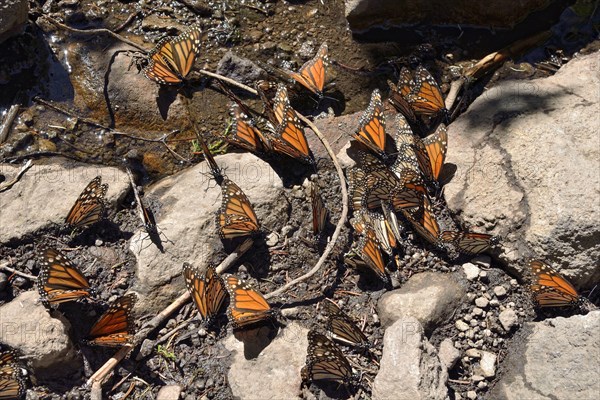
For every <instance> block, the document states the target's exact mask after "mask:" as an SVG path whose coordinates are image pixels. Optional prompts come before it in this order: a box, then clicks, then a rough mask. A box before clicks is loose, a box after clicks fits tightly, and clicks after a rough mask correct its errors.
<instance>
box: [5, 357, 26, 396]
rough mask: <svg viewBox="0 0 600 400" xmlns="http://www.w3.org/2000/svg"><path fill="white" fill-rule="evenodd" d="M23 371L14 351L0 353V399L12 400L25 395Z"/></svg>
mask: <svg viewBox="0 0 600 400" xmlns="http://www.w3.org/2000/svg"><path fill="white" fill-rule="evenodd" d="M25 380H26V375H25V369H24V368H23V367H22V366H21V363H20V362H19V361H18V358H17V353H16V352H15V351H14V350H3V351H0V399H1V400H14V399H20V398H22V397H23V396H24V395H25V389H26V385H25Z"/></svg>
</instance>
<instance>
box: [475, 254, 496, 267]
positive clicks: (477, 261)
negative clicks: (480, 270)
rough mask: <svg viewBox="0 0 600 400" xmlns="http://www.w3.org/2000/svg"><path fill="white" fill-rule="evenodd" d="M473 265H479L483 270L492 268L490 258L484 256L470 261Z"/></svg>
mask: <svg viewBox="0 0 600 400" xmlns="http://www.w3.org/2000/svg"><path fill="white" fill-rule="evenodd" d="M471 261H472V262H473V263H474V264H477V265H481V266H482V267H484V268H489V267H491V266H492V259H491V258H490V256H486V255H482V254H480V255H478V256H477V257H475V258H473V259H472V260H471Z"/></svg>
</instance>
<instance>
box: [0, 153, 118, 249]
mask: <svg viewBox="0 0 600 400" xmlns="http://www.w3.org/2000/svg"><path fill="white" fill-rule="evenodd" d="M20 168H21V167H20V166H14V165H10V164H0V172H1V173H2V174H3V175H6V176H7V180H10V179H12V177H14V176H15V175H16V174H17V173H18V171H19V170H20ZM98 175H100V176H101V177H102V183H107V184H108V192H107V194H106V196H105V199H106V200H107V201H108V202H109V204H110V207H114V206H116V204H117V203H118V202H119V201H120V200H121V199H123V197H124V196H125V194H126V193H127V191H128V190H129V180H128V178H127V174H126V173H125V172H123V171H121V170H119V169H117V168H114V167H105V166H95V165H88V164H80V163H73V162H68V161H65V160H55V161H49V162H41V163H36V164H35V165H34V166H33V167H31V169H29V170H28V171H27V172H25V174H24V175H23V176H22V177H21V179H20V180H19V181H18V182H17V183H15V185H14V186H13V187H12V188H10V189H9V190H7V191H4V192H2V193H0V243H6V242H8V241H10V240H13V239H17V238H21V237H23V236H25V235H29V234H32V233H33V232H35V231H37V230H39V229H41V228H43V227H46V226H50V225H51V224H62V223H64V221H65V217H66V216H67V214H68V213H69V210H70V209H71V207H72V206H73V204H75V201H76V200H77V198H78V197H79V195H80V194H81V192H82V191H83V189H85V187H86V186H87V185H88V184H89V183H90V181H91V180H92V179H94V178H95V177H96V176H98Z"/></svg>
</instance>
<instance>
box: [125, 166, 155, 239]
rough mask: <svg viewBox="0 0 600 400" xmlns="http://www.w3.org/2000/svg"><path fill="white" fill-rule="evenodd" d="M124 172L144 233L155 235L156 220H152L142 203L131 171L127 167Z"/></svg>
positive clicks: (148, 210)
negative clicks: (129, 184)
mask: <svg viewBox="0 0 600 400" xmlns="http://www.w3.org/2000/svg"><path fill="white" fill-rule="evenodd" d="M125 170H126V171H127V175H128V176H129V182H130V183H131V188H132V190H133V195H134V196H135V201H136V204H137V209H138V212H139V215H140V219H141V220H142V222H143V223H144V228H145V229H146V232H148V234H153V233H157V232H156V220H155V219H154V214H153V213H152V211H151V210H150V209H149V208H148V207H146V205H145V204H144V203H143V202H142V197H141V196H140V193H139V191H138V189H137V186H136V185H135V180H134V178H133V173H132V172H131V170H130V169H129V168H128V167H126V168H125Z"/></svg>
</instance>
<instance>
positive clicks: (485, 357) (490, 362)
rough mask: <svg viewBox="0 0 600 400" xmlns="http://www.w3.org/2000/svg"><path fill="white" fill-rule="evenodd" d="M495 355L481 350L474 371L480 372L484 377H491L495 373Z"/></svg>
mask: <svg viewBox="0 0 600 400" xmlns="http://www.w3.org/2000/svg"><path fill="white" fill-rule="evenodd" d="M496 358H497V357H496V355H495V354H494V353H490V352H489V351H482V352H481V359H480V360H479V368H475V372H477V373H480V372H481V375H483V376H484V377H486V378H492V377H493V376H495V375H496Z"/></svg>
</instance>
